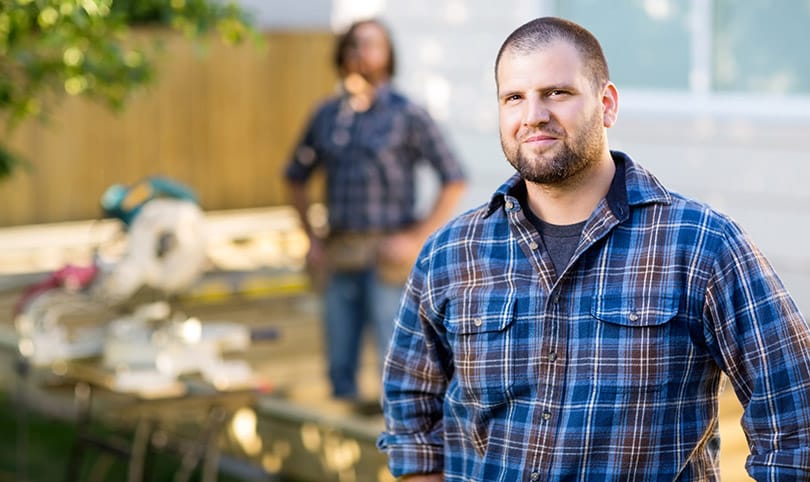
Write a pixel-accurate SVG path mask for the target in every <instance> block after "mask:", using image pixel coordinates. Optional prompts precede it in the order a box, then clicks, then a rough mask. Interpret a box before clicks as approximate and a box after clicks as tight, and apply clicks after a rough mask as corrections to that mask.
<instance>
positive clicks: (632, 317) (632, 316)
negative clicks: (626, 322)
mask: <svg viewBox="0 0 810 482" xmlns="http://www.w3.org/2000/svg"><path fill="white" fill-rule="evenodd" d="M628 318H630V321H638V313H636V312H635V311H634V312H632V313H630V316H628Z"/></svg>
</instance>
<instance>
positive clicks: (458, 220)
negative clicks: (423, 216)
mask: <svg viewBox="0 0 810 482" xmlns="http://www.w3.org/2000/svg"><path fill="white" fill-rule="evenodd" d="M499 221H500V219H499V218H498V217H497V216H490V204H489V203H485V204H481V205H479V206H476V207H474V208H472V209H469V210H467V211H465V212H463V213H461V214H459V215H457V216H456V217H454V218H452V219H451V220H450V221H448V222H447V223H445V224H444V225H443V226H442V227H440V228H439V229H437V230H436V231H435V232H434V233H433V236H432V238H433V239H434V240H435V242H438V243H442V244H443V243H446V242H458V241H459V240H461V239H463V238H469V239H471V235H472V234H473V233H480V232H482V231H485V228H486V226H488V225H490V224H494V223H497V222H499Z"/></svg>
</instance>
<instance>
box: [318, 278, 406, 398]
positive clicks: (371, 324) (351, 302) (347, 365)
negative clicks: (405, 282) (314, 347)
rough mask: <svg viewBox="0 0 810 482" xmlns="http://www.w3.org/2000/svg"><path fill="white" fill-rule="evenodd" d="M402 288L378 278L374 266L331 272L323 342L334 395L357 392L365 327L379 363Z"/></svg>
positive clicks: (392, 325)
mask: <svg viewBox="0 0 810 482" xmlns="http://www.w3.org/2000/svg"><path fill="white" fill-rule="evenodd" d="M403 288H404V287H403V286H401V285H398V284H397V285H394V284H390V283H386V282H383V281H381V280H380V279H379V278H378V277H377V275H376V274H375V271H374V270H373V269H369V270H363V271H353V272H337V273H333V274H332V275H331V276H330V278H329V280H328V281H327V285H326V292H325V299H324V324H325V330H324V337H325V339H324V344H325V346H326V353H327V360H328V363H329V380H330V381H331V383H332V394H333V396H335V397H336V398H347V399H354V398H357V396H358V391H357V367H358V363H359V359H360V353H361V351H362V346H363V343H362V342H363V334H364V333H365V331H366V329H367V328H371V329H372V330H373V332H374V335H375V342H376V345H377V352H378V365H379V367H382V363H383V361H384V359H385V353H386V351H387V350H388V343H389V341H390V340H391V335H392V334H393V331H394V318H395V317H396V314H397V311H398V310H399V302H400V298H401V297H402V291H403Z"/></svg>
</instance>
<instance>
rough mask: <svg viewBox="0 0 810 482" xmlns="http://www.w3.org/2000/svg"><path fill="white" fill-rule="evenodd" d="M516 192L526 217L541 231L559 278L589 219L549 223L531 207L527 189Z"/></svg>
mask: <svg viewBox="0 0 810 482" xmlns="http://www.w3.org/2000/svg"><path fill="white" fill-rule="evenodd" d="M516 194H517V196H518V199H519V200H520V205H521V206H522V207H523V210H524V212H525V213H526V217H527V218H528V219H529V221H531V223H532V224H533V225H534V228H535V229H537V232H538V233H540V239H541V240H542V242H543V245H544V246H545V248H546V251H547V252H548V254H549V256H550V257H551V262H552V264H553V265H554V271H555V272H556V273H557V277H558V278H559V277H560V275H561V274H562V272H563V271H564V270H565V267H566V266H568V261H570V260H571V256H573V254H574V251H575V250H576V249H577V244H579V237H580V236H581V235H582V228H584V227H585V223H586V222H587V221H582V222H581V223H576V224H569V225H566V226H560V225H558V224H551V223H547V222H545V221H543V220H542V219H540V218H538V217H537V216H535V214H534V213H533V212H532V210H531V209H529V203H528V200H527V197H526V191H525V189H523V190H521V191H520V192H518V193H516Z"/></svg>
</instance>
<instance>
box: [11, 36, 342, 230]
mask: <svg viewBox="0 0 810 482" xmlns="http://www.w3.org/2000/svg"><path fill="white" fill-rule="evenodd" d="M141 35H144V36H146V35H151V36H158V37H160V38H161V39H162V42H163V45H164V47H163V48H164V50H165V51H164V52H163V53H162V54H161V56H160V57H159V59H158V78H157V80H156V82H155V83H153V84H152V85H150V86H148V87H147V88H145V89H143V90H141V91H139V92H137V93H135V94H134V96H133V98H132V101H131V102H130V103H129V105H128V107H127V109H126V110H125V111H123V112H121V113H113V112H110V111H108V110H107V109H106V108H104V107H103V106H100V105H98V104H95V103H93V102H90V101H87V100H84V99H78V98H68V99H65V101H64V102H62V103H61V104H60V105H59V106H58V108H57V109H56V110H55V111H54V113H53V115H52V116H51V118H50V121H49V122H48V124H47V125H43V124H41V123H38V122H35V121H29V122H27V123H25V124H23V125H22V126H21V127H19V128H18V129H17V130H15V131H14V132H13V133H12V136H11V137H10V138H7V139H5V141H6V142H7V143H8V145H10V146H11V147H12V148H13V149H15V150H17V151H18V152H19V153H21V154H22V155H23V156H24V157H26V158H27V159H29V160H30V161H31V162H32V164H33V165H34V168H33V170H31V171H30V172H28V171H24V170H21V171H18V172H17V173H16V174H15V175H14V176H13V177H12V178H11V179H8V180H5V181H2V182H0V205H2V206H4V208H3V209H0V226H10V225H19V224H35V223H44V222H56V221H70V220H79V219H90V218H94V217H97V216H98V214H99V208H98V199H99V197H100V195H101V193H102V192H103V191H104V189H105V188H106V187H107V186H109V185H110V184H112V183H115V182H123V183H129V182H134V181H136V180H137V179H139V178H140V177H142V176H146V175H149V174H164V175H168V176H172V177H174V178H176V179H178V180H181V181H183V182H186V183H188V184H190V185H191V186H192V187H193V188H194V189H195V190H196V191H197V192H198V194H199V195H200V198H201V200H202V204H203V207H204V208H205V209H238V208H250V207H261V206H275V205H281V204H285V203H287V199H286V195H285V192H284V190H283V183H282V180H281V170H282V168H283V164H284V162H285V161H286V159H287V157H288V155H289V153H290V151H291V149H292V146H293V145H294V143H295V142H296V141H297V139H298V136H299V135H300V132H301V129H302V128H303V123H304V122H305V121H306V119H307V118H308V116H309V115H310V113H311V112H312V109H313V108H314V107H315V105H316V103H317V101H318V100H319V99H321V98H323V96H325V95H327V94H329V93H330V92H332V91H333V89H334V85H335V80H336V78H335V74H334V72H333V69H332V67H331V64H330V60H331V51H332V35H331V33H329V32H268V33H265V34H264V38H265V41H266V44H265V46H264V47H263V48H262V47H258V46H255V45H252V44H251V45H244V46H239V47H229V46H225V45H222V44H221V43H220V42H218V41H217V40H215V39H211V40H210V41H207V42H206V43H205V44H204V47H203V50H204V52H202V53H201V52H200V49H201V47H200V46H199V45H196V44H193V43H191V42H189V41H187V40H186V39H183V38H182V37H180V36H178V35H173V34H167V33H166V32H151V33H148V34H141ZM315 192H316V193H317V187H316V190H315Z"/></svg>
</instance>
